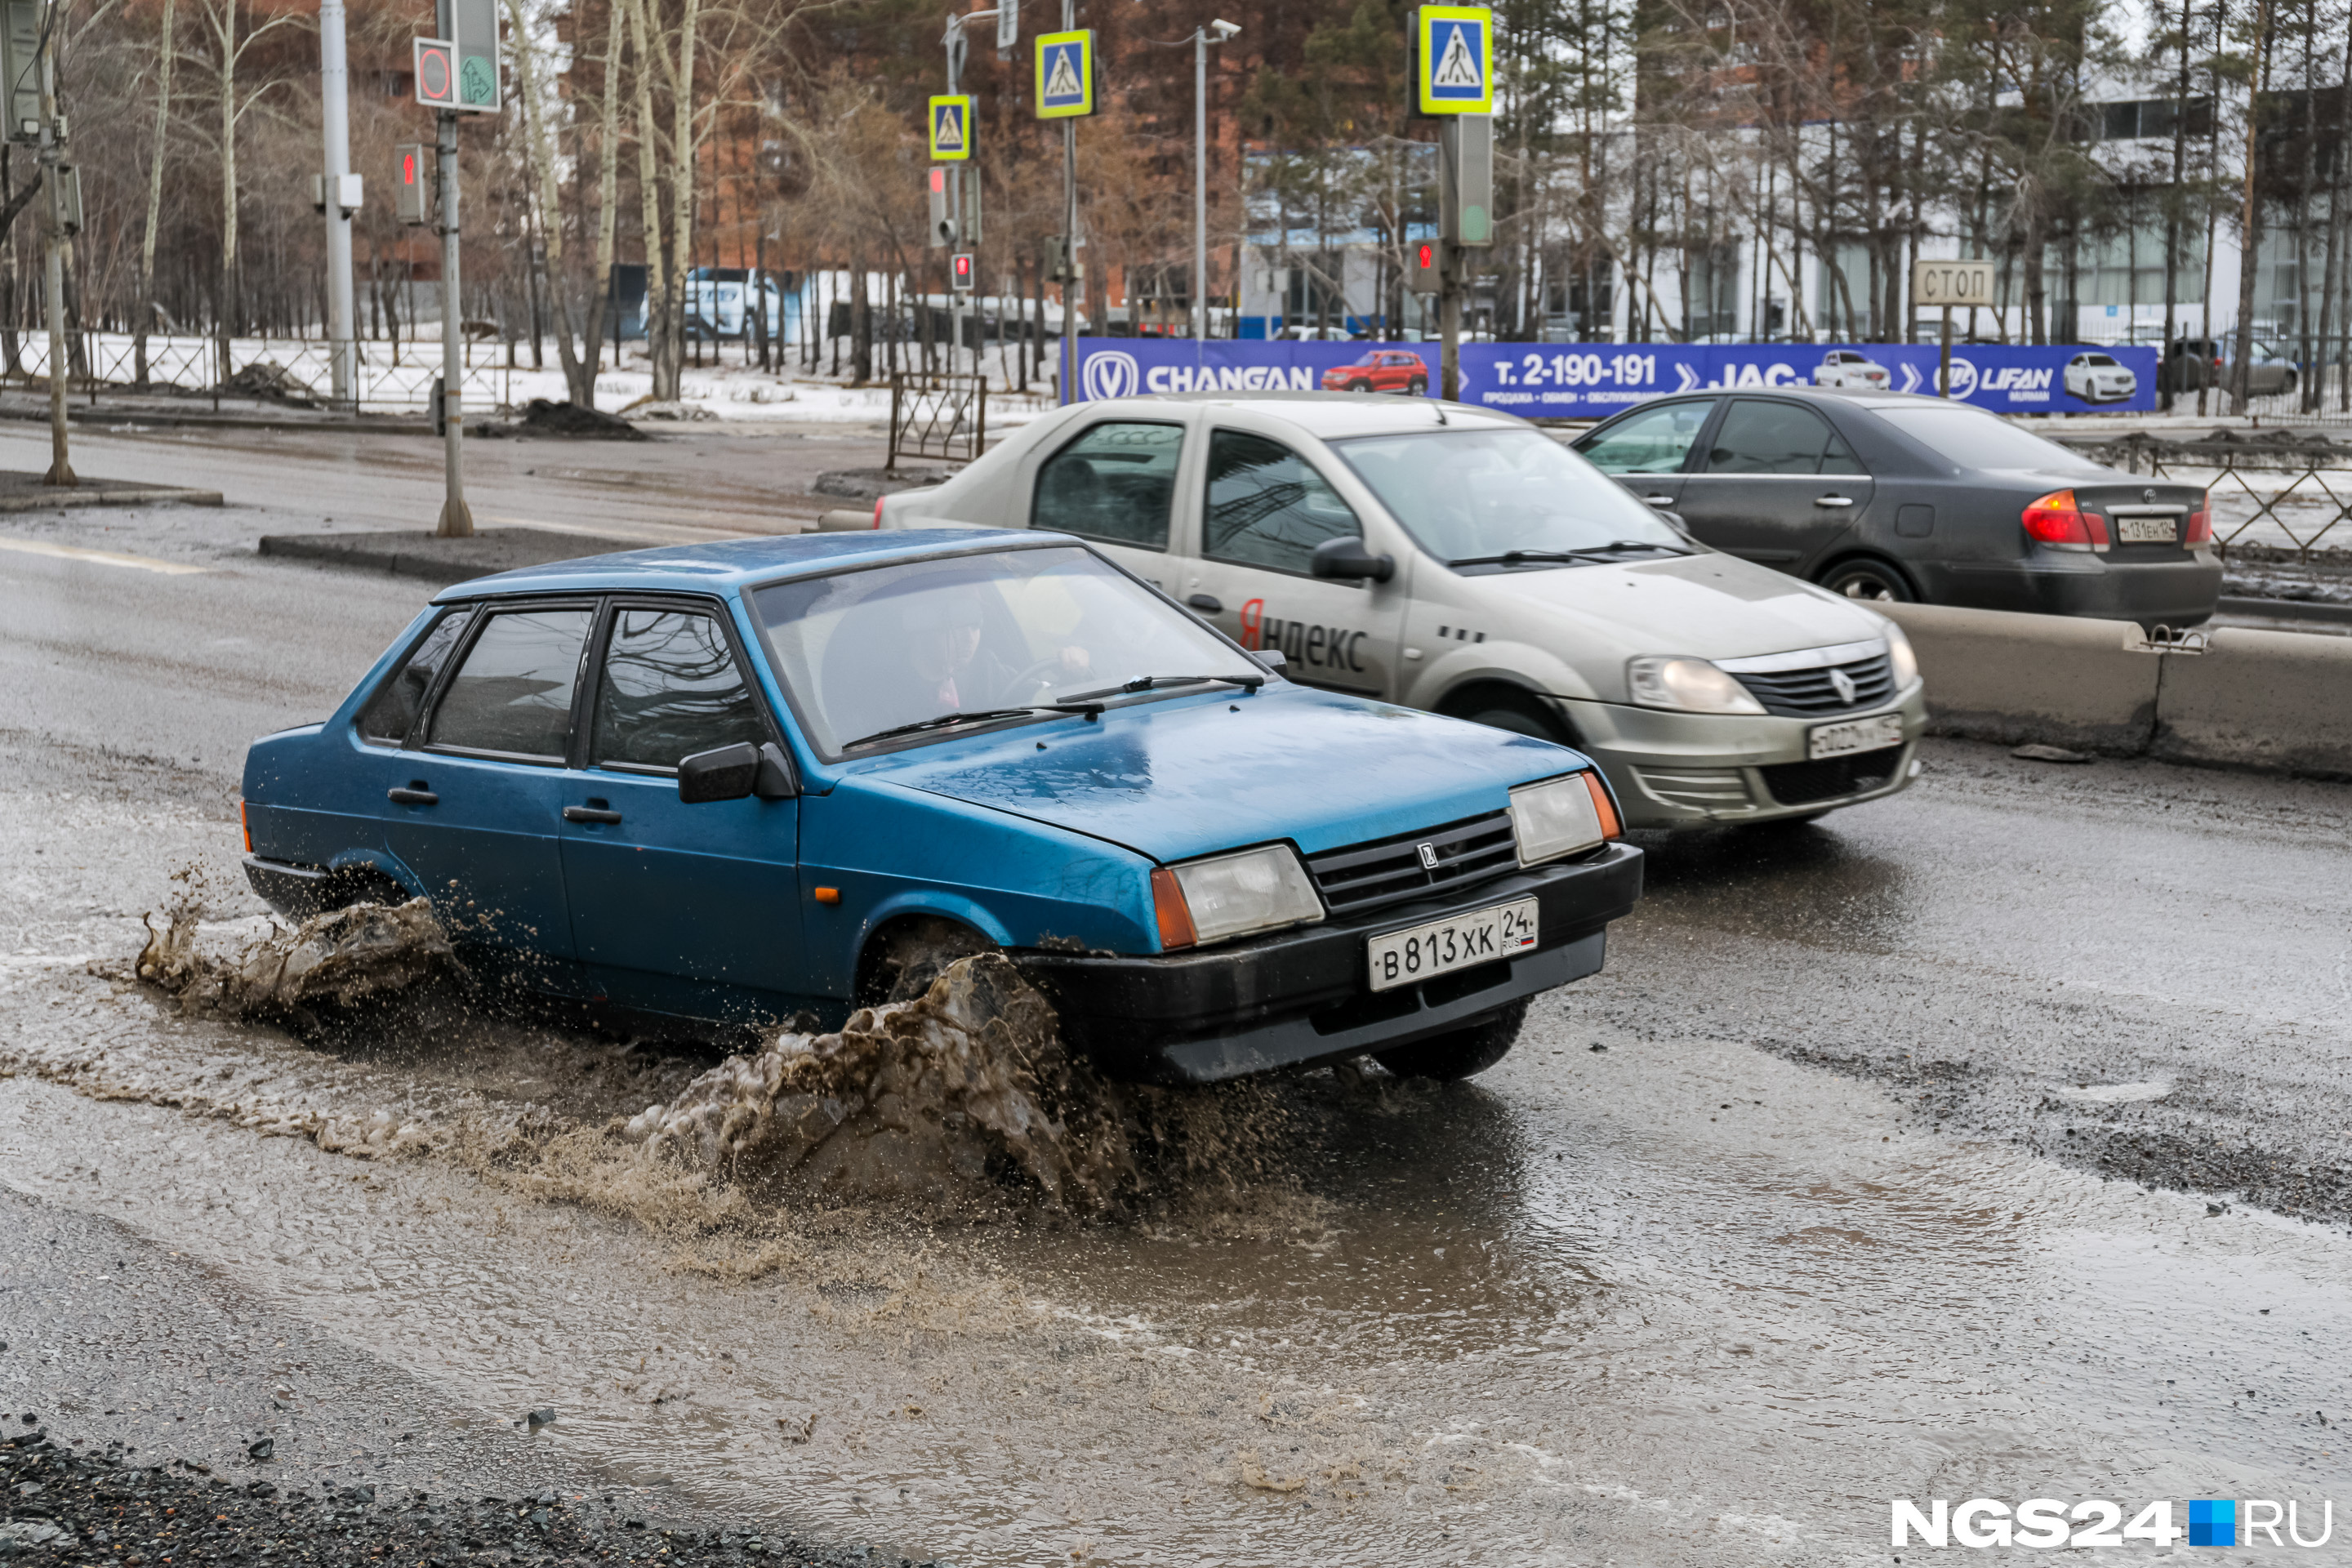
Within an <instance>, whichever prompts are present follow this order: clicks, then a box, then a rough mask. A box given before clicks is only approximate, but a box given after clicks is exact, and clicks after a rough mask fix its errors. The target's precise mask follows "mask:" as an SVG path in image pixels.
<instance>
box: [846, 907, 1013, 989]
mask: <svg viewBox="0 0 2352 1568" xmlns="http://www.w3.org/2000/svg"><path fill="white" fill-rule="evenodd" d="M996 950H997V949H996V944H995V943H994V942H991V941H989V940H988V938H986V937H984V936H982V935H981V934H980V932H978V931H974V930H972V929H971V927H970V926H968V925H961V924H959V923H958V922H956V921H950V920H942V919H940V918H938V917H936V916H925V917H924V918H922V919H920V920H912V921H902V922H900V923H899V924H897V925H894V926H892V927H890V928H889V929H888V930H887V931H882V932H881V933H880V934H879V935H877V937H876V938H875V940H874V942H872V943H871V944H870V945H869V946H868V947H867V948H866V956H865V958H864V959H863V960H862V961H861V962H860V963H859V964H858V970H859V972H860V973H859V984H858V986H857V1005H859V1006H861V1007H870V1006H873V1005H877V1004H878V1003H884V1002H911V1001H912V1000H914V999H915V998H916V997H918V996H920V995H921V994H923V993H924V992H926V991H928V990H929V989H930V988H931V982H932V981H934V980H937V979H938V978H939V977H940V971H941V970H943V969H945V968H946V967H947V966H948V965H949V964H950V963H954V962H955V961H956V960H957V959H959V958H970V957H971V955H972V954H974V953H978V952H995V951H996Z"/></svg>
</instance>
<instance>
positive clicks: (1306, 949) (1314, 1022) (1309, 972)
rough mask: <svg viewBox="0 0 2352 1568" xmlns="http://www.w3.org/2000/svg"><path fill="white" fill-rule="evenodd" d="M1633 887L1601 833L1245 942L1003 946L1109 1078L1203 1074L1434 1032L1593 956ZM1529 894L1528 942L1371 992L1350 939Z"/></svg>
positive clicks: (1569, 972) (1398, 1042) (1561, 980)
mask: <svg viewBox="0 0 2352 1568" xmlns="http://www.w3.org/2000/svg"><path fill="white" fill-rule="evenodd" d="M1641 892H1642V852H1641V851H1640V850H1638V849H1634V848H1632V847H1628V846H1625V845H1622V844H1612V845H1610V846H1608V847H1606V848H1604V849H1602V850H1601V851H1600V852H1599V853H1597V854H1595V855H1594V856H1592V857H1591V858H1589V859H1584V860H1579V861H1573V862H1569V863H1566V864H1561V865H1554V866H1542V867H1538V868H1536V869H1534V870H1531V871H1519V872H1514V873H1512V874H1510V875H1508V876H1504V877H1498V878H1496V879H1494V880H1492V881H1489V882H1484V883H1481V884H1479V885H1478V886H1477V887H1476V888H1475V889H1470V890H1468V891H1467V892H1454V894H1453V896H1451V897H1449V898H1445V899H1442V900H1441V899H1433V900H1426V901H1423V902H1420V903H1413V904H1407V905H1404V906H1402V907H1400V908H1392V909H1386V910H1381V911H1380V913H1379V915H1378V916H1377V917H1366V918H1363V919H1360V920H1354V921H1327V922H1325V923H1324V924H1321V925H1314V926H1307V927H1303V928H1298V929H1294V930H1291V931H1277V932H1276V933H1274V934H1273V935H1270V936H1265V937H1259V938H1257V939H1255V940H1254V941H1248V942H1233V943H1229V944H1226V945H1223V946H1219V947H1212V948H1206V949H1202V950H1201V951H1199V952H1178V953H1170V954H1166V955H1164V956H1159V957H1148V958H1123V957H1110V956H1104V957H1097V956H1091V955H1087V954H1080V953H1061V952H1022V953H1017V954H1015V955H1014V959H1015V962H1016V963H1019V964H1020V966H1021V968H1022V970H1023V972H1024V973H1026V974H1027V975H1028V976H1029V978H1030V980H1031V981H1032V982H1034V984H1036V985H1037V987H1038V988H1039V989H1040V990H1042V991H1044V992H1045V994H1046V995H1047V996H1049V997H1050V998H1052V1000H1053V1002H1054V1004H1055V1007H1056V1008H1057V1009H1058V1010H1059V1012H1060V1014H1061V1019H1062V1029H1063V1033H1064V1035H1065V1037H1066V1038H1067V1039H1068V1040H1069V1041H1070V1043H1071V1044H1072V1045H1073V1046H1075V1047H1077V1048H1078V1049H1079V1050H1081V1051H1083V1052H1084V1053H1085V1054H1086V1055H1087V1056H1088V1057H1089V1058H1092V1059H1093V1060H1094V1062H1095V1063H1096V1064H1097V1066H1098V1067H1100V1068H1103V1070H1105V1071H1106V1072H1108V1073H1110V1074H1111V1075H1113V1076H1114V1077H1118V1078H1126V1079H1143V1080H1146V1081H1150V1082H1155V1083H1213V1082H1216V1081H1218V1080H1219V1079H1229V1078H1240V1077H1243V1076H1244V1075H1245V1074H1249V1073H1254V1072H1264V1071H1265V1070H1266V1069H1267V1068H1278V1067H1292V1066H1297V1065H1299V1064H1302V1063H1307V1062H1316V1061H1325V1060H1329V1059H1333V1058H1341V1057H1351V1056H1360V1055H1361V1054H1363V1053H1364V1052H1367V1051H1376V1050H1386V1049H1388V1048H1389V1047H1392V1046H1402V1045H1404V1044H1407V1043H1409V1042H1411V1041H1413V1040H1418V1039H1423V1038H1426V1037H1429V1036H1432V1035H1441V1034H1444V1033H1446V1032H1447V1031H1449V1030H1453V1029H1458V1028H1461V1027H1464V1026H1466V1025H1468V1024H1471V1023H1474V1022H1475V1021H1476V1020H1478V1019H1479V1018H1482V1017H1484V1016H1487V1015H1488V1014H1491V1013H1494V1012H1496V1011H1497V1010H1498V1009H1500V1008H1502V1007H1505V1006H1507V1005H1510V1004H1511V1003H1513V1002H1517V1001H1518V1000H1520V999H1521V998H1523V997H1528V996H1532V995H1534V994H1536V993H1538V992H1539V991H1549V990H1550V989H1551V988H1552V987H1553V986H1555V985H1565V984H1568V983H1569V982H1570V981H1571V980H1579V979H1581V978H1583V977H1584V976H1585V975H1588V974H1591V973H1593V972H1594V971H1596V970H1598V969H1599V968H1600V967H1601V956H1602V953H1603V952H1604V950H1605V947H1606V943H1607V940H1608V938H1607V927H1608V923H1609V922H1610V921H1613V920H1616V919H1618V918H1619V917H1621V916H1622V915H1625V914H1628V913H1630V912H1632V910H1633V902H1634V900H1636V899H1638V898H1639V897H1640V896H1641ZM1530 896H1532V897H1533V898H1535V899H1536V900H1537V901H1538V947H1537V949H1536V951H1535V952H1530V953H1528V954H1525V955H1524V956H1522V957H1518V958H1513V959H1505V960H1501V961H1498V962H1496V963H1486V964H1481V965H1479V966H1477V967H1476V968H1475V969H1464V970H1457V971H1455V972H1454V973H1451V974H1445V975H1441V976H1439V977H1438V978H1436V979H1434V980H1428V981H1423V983H1422V984H1418V985H1412V986H1404V987H1401V988H1399V989H1397V990H1393V991H1383V992H1374V991H1372V990H1371V989H1370V976H1369V973H1368V970H1367V961H1366V958H1365V948H1364V944H1365V941H1366V939H1367V938H1369V937H1372V936H1377V935H1379V934H1381V932H1383V931H1399V930H1402V929H1403V928H1405V927H1407V926H1414V925H1419V924H1421V923H1423V921H1433V920H1441V919H1443V918H1444V917H1445V916H1447V915H1449V914H1455V913H1461V912H1464V911H1466V910H1475V909H1483V908H1485V907H1486V906H1487V905H1489V904H1498V903H1503V902H1506V901H1508V900H1513V899H1524V898H1528V897H1530Z"/></svg>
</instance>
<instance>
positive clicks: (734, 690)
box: [595, 605, 768, 768]
mask: <svg viewBox="0 0 2352 1568" xmlns="http://www.w3.org/2000/svg"><path fill="white" fill-rule="evenodd" d="M767 738H768V731H767V728H766V726H764V725H763V724H761V721H760V707H759V702H758V700H757V699H755V698H754V697H753V696H752V694H751V687H750V686H749V685H747V684H746V683H745V682H744V679H743V671H742V668H741V667H740V665H739V664H737V663H736V661H735V655H734V653H733V651H732V650H731V649H730V648H729V647H728V646H727V637H726V634H725V633H724V632H723V631H721V630H720V629H719V622H718V620H717V619H716V618H715V617H713V616H707V615H701V614H698V613H696V612H694V611H689V610H656V609H649V608H645V607H641V606H640V607H631V606H626V605H625V606H623V607H622V608H620V609H618V610H615V611H614V613H613V633H612V637H611V639H610V640H609V641H607V642H606V643H605V645H604V679H603V680H601V681H600V682H598V683H597V687H596V726H595V758H596V761H598V762H600V763H635V764H636V765H637V766H640V767H656V768H674V767H676V766H677V764H678V763H679V762H680V760H682V759H684V758H687V757H690V756H693V755H695V754H696V753H697V752H708V751H711V750H713V749H714V748H716V747H719V746H731V745H733V744H735V743H736V742H739V741H748V742H751V744H753V745H755V746H756V745H758V744H759V743H760V742H762V741H764V740H766V739H767Z"/></svg>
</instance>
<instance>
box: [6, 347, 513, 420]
mask: <svg viewBox="0 0 2352 1568" xmlns="http://www.w3.org/2000/svg"><path fill="white" fill-rule="evenodd" d="M354 346H355V348H356V349H357V351H358V353H357V359H358V363H357V366H356V371H357V378H358V384H357V386H356V388H355V391H356V393H357V396H356V398H355V399H354V402H355V404H356V405H357V407H358V409H359V411H361V412H363V413H366V412H373V413H389V412H395V411H402V410H411V409H424V408H426V407H428V406H430V405H431V403H432V396H433V383H434V379H435V378H436V376H438V375H439V374H441V354H440V349H439V345H438V344H437V343H404V344H400V345H394V344H392V343H389V342H366V341H362V342H359V343H357V344H355V345H354ZM395 347H396V348H397V351H398V353H399V359H398V361H397V363H395V360H394V353H395ZM503 353H504V345H503V344H499V343H474V342H468V343H467V345H466V365H465V370H464V374H463V375H462V377H461V390H462V392H463V394H464V395H465V400H466V402H467V404H468V405H473V406H481V405H493V406H497V407H501V408H503V407H506V406H508V405H510V404H511V403H512V402H513V396H512V381H513V378H512V373H511V371H510V370H509V367H508V366H507V365H505V364H504V363H499V356H500V355H502V354H503ZM68 356H69V357H68V363H67V384H68V386H69V387H70V388H71V390H72V391H73V394H74V395H76V396H77V397H86V398H88V399H89V401H90V402H92V403H96V402H100V401H101V400H102V399H103V397H104V395H106V394H107V393H110V392H112V393H117V394H123V393H135V392H139V391H142V390H145V391H152V390H157V389H169V390H172V391H175V392H182V393H194V394H198V395H203V394H211V395H215V396H216V397H260V398H264V399H268V400H271V401H278V402H287V403H294V404H305V403H307V404H315V405H318V406H320V407H322V408H323V407H328V406H331V404H332V400H333V390H334V375H333V366H332V364H331V361H330V359H329V355H328V347H327V344H326V343H325V342H321V341H320V340H318V339H314V338H275V339H271V338H232V339H230V340H229V345H228V356H227V360H226V363H224V362H223V360H222V357H221V352H220V344H219V342H217V341H216V340H215V339H212V338H198V337H187V336H164V335H163V334H160V333H159V334H154V335H151V336H150V337H149V338H148V340H147V366H146V369H147V374H146V380H145V384H144V386H143V387H142V384H141V381H140V376H139V352H138V343H137V342H136V340H134V339H133V338H132V337H131V334H130V333H128V332H79V333H76V334H74V335H73V337H72V338H71V339H70V340H69V342H68ZM48 378H49V340H48V337H47V334H46V333H33V334H27V335H26V336H24V337H23V338H21V339H19V340H18V344H17V354H16V367H15V369H14V370H13V371H12V372H10V373H8V379H9V380H11V381H14V382H16V383H17V384H34V385H40V386H46V385H47V384H48Z"/></svg>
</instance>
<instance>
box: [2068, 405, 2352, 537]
mask: <svg viewBox="0 0 2352 1568" xmlns="http://www.w3.org/2000/svg"><path fill="white" fill-rule="evenodd" d="M2067 444H2068V445H2069V446H2073V447H2077V448H2078V449H2080V450H2082V451H2084V453H2085V454H2086V455H2088V456H2090V457H2092V458H2095V459H2096V460H2097V461H2100V462H2103V463H2107V464H2109V465H2111V466H2113V467H2115V468H2122V469H2124V470H2125V471H2126V472H2127V473H2134V474H2147V475H2148V476H2149V477H2150V478H2152V479H2169V480H2172V481H2173V482H2175V483H2179V484H2192V485H2202V486H2204V487H2205V489H2206V490H2207V492H2208V493H2209V494H2210V498H2211V506H2212V510H2213V541H2214V543H2215V545H2216V546H2217V547H2218V548H2219V549H2220V550H2221V553H2222V554H2223V555H2224V556H2226V555H2227V554H2228V553H2229V550H2230V547H2231V545H2232V544H2241V543H2243V544H2261V545H2264V546H2267V547H2270V548H2272V549H2284V550H2287V551H2291V552H2294V556H2295V557H2296V559H2298V560H2299V561H2303V562H2306V563H2307V562H2308V561H2309V560H2310V559H2311V555H2312V552H2314V551H2315V550H2323V549H2336V548H2341V547H2346V546H2352V526H2347V519H2352V447H2345V446H2338V445H2336V443H2334V442H2332V441H2330V440H2329V439H2328V438H2327V437H2325V436H2321V435H2316V434H2312V435H2296V434H2294V433H2292V432H2288V431H2284V430H2281V431H2266V432H2263V433H2262V434H2261V435H2258V436H2254V437H2247V438H2244V439H2233V440H2229V441H2168V440H2164V439H2161V438H2159V437H2149V436H2143V435H2137V434H2134V435H2129V436H2123V437H2116V438H2115V439H2113V440H2109V441H2105V442H2100V443H2096V444H2094V443H2091V442H2081V441H2077V442H2069V443H2067Z"/></svg>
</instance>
